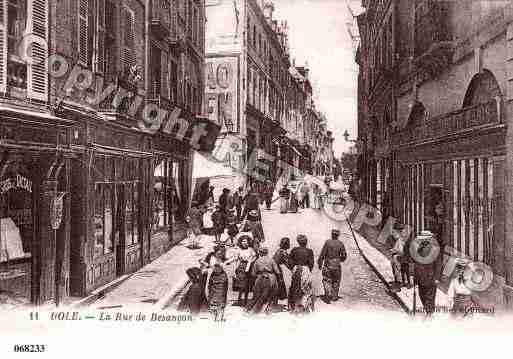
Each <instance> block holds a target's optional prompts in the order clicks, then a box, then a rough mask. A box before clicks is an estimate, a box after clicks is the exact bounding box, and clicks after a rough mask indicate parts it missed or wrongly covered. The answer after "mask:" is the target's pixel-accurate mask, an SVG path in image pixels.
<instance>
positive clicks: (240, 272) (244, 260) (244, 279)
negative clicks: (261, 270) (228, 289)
mask: <svg viewBox="0 0 513 359" xmlns="http://www.w3.org/2000/svg"><path fill="white" fill-rule="evenodd" d="M250 242H251V238H250V237H249V236H247V235H241V236H239V238H238V239H237V245H238V247H239V250H238V251H237V253H236V254H235V256H234V260H235V261H236V265H235V276H234V277H233V281H232V289H233V291H234V292H239V296H238V300H237V305H238V306H241V307H246V305H247V304H248V295H249V290H250V284H251V283H252V278H251V268H252V265H253V262H254V261H255V260H256V258H257V254H256V253H255V251H254V249H253V248H251V247H250ZM243 296H244V300H243Z"/></svg>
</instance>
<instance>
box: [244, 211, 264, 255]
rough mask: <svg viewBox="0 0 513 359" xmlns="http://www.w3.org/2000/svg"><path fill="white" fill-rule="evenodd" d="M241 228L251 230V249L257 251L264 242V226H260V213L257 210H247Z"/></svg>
mask: <svg viewBox="0 0 513 359" xmlns="http://www.w3.org/2000/svg"><path fill="white" fill-rule="evenodd" d="M241 228H242V229H243V230H248V229H249V231H251V233H252V235H253V249H254V250H255V252H256V253H258V248H259V247H260V245H261V244H262V243H264V242H265V236H264V227H262V221H261V217H260V213H258V211H257V210H251V211H249V213H248V215H247V217H246V220H245V222H244V223H243V224H242V227H241Z"/></svg>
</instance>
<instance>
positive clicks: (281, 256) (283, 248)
mask: <svg viewBox="0 0 513 359" xmlns="http://www.w3.org/2000/svg"><path fill="white" fill-rule="evenodd" d="M289 249H290V239H289V238H288V237H284V238H282V239H281V241H280V248H279V249H278V250H277V251H276V253H275V254H274V256H273V260H274V261H275V262H276V264H277V265H278V269H279V270H280V272H279V274H278V278H277V279H278V293H277V295H276V298H275V306H276V307H277V305H278V301H279V300H283V299H287V285H286V284H285V279H284V278H283V269H282V267H281V266H282V265H284V266H286V267H288V265H289V254H288V252H287V251H288V250H289Z"/></svg>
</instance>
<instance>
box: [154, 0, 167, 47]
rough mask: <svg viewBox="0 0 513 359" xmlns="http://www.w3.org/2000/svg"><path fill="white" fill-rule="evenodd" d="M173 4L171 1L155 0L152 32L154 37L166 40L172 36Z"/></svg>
mask: <svg viewBox="0 0 513 359" xmlns="http://www.w3.org/2000/svg"><path fill="white" fill-rule="evenodd" d="M171 25H172V21H171V4H170V1H169V0H154V1H153V12H152V19H151V31H152V33H153V35H154V36H156V37H157V38H159V39H164V38H167V37H169V36H171V34H172V30H171Z"/></svg>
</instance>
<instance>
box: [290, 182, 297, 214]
mask: <svg viewBox="0 0 513 359" xmlns="http://www.w3.org/2000/svg"><path fill="white" fill-rule="evenodd" d="M298 192H299V191H298V190H297V188H296V189H295V190H290V200H289V212H291V213H297V212H298V207H299V205H298V197H297V196H298Z"/></svg>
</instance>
